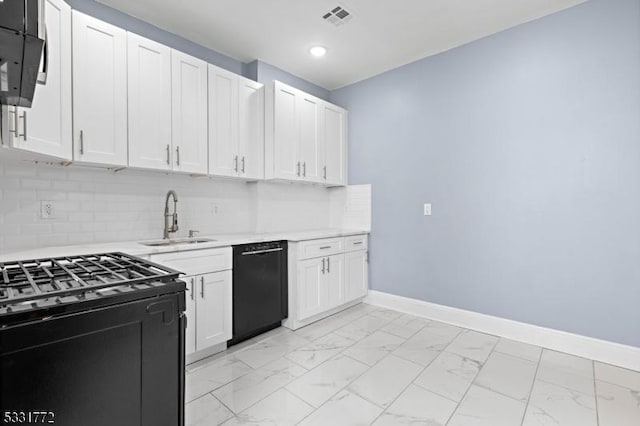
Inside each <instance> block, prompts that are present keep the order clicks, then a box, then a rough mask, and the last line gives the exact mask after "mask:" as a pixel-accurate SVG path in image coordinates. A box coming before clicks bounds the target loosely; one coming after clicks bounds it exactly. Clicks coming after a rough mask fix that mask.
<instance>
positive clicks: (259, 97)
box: [238, 77, 264, 179]
mask: <svg viewBox="0 0 640 426" xmlns="http://www.w3.org/2000/svg"><path fill="white" fill-rule="evenodd" d="M238 109H239V117H238V147H239V152H240V157H241V159H240V175H241V176H245V177H248V178H251V179H264V87H263V85H262V84H260V83H256V82H255V81H253V80H249V79H248V78H244V77H240V78H239V84H238Z"/></svg>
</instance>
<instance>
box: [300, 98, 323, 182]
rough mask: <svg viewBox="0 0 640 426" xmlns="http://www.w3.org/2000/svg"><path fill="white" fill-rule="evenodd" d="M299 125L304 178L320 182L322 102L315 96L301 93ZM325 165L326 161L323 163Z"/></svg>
mask: <svg viewBox="0 0 640 426" xmlns="http://www.w3.org/2000/svg"><path fill="white" fill-rule="evenodd" d="M297 101H298V107H299V110H298V114H299V115H298V117H299V118H298V123H299V134H300V161H302V178H303V180H306V181H313V182H319V181H321V180H323V179H322V176H321V174H320V169H321V168H322V166H321V165H320V158H321V157H322V146H321V135H320V130H321V127H320V112H321V107H320V102H321V101H320V100H319V99H317V98H314V97H313V96H309V95H306V94H304V93H299V95H298V99H297ZM323 163H324V161H323Z"/></svg>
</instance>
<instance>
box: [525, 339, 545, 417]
mask: <svg viewBox="0 0 640 426" xmlns="http://www.w3.org/2000/svg"><path fill="white" fill-rule="evenodd" d="M543 352H544V351H543V350H541V351H540V355H538V364H537V365H536V372H535V373H534V375H533V382H531V387H530V388H529V395H528V396H527V402H526V406H525V407H524V413H522V421H520V426H522V425H524V419H526V418H527V411H529V402H530V401H531V395H532V394H533V388H534V387H535V385H536V380H537V377H538V370H539V369H540V364H541V363H542V353H543Z"/></svg>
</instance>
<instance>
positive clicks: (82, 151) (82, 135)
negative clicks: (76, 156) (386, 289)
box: [80, 130, 84, 155]
mask: <svg viewBox="0 0 640 426" xmlns="http://www.w3.org/2000/svg"><path fill="white" fill-rule="evenodd" d="M80 155H84V130H80Z"/></svg>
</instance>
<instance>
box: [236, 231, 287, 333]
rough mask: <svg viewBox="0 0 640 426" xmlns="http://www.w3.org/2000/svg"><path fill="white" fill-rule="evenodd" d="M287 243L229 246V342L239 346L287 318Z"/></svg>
mask: <svg viewBox="0 0 640 426" xmlns="http://www.w3.org/2000/svg"><path fill="white" fill-rule="evenodd" d="M288 312H289V311H288V288H287V242H286V241H276V242H268V243H255V244H245V245H238V246H233V338H232V339H231V340H230V341H229V342H228V343H229V345H234V344H236V343H240V342H242V341H244V340H247V339H250V338H251V337H254V336H257V335H258V334H261V333H264V332H265V331H268V330H271V329H274V328H276V327H279V326H280V325H281V322H282V320H283V319H285V318H287V316H288Z"/></svg>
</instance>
